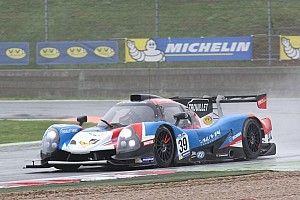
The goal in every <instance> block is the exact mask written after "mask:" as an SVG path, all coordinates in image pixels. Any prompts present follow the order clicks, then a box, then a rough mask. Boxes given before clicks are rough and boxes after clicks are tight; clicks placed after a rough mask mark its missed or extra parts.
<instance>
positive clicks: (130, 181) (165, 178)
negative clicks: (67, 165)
mask: <svg viewBox="0 0 300 200" xmlns="http://www.w3.org/2000/svg"><path fill="white" fill-rule="evenodd" d="M262 172H265V171H260V170H247V171H205V172H204V171H202V172H201V171H190V172H178V173H175V174H167V175H153V176H143V177H134V178H124V179H112V180H102V181H91V182H80V183H66V184H50V185H44V186H30V187H18V188H9V189H0V194H1V193H11V192H34V191H41V190H42V191H63V190H76V189H84V188H89V189H91V188H93V187H94V188H105V187H110V186H128V185H144V184H156V183H170V182H181V181H188V180H195V179H207V178H217V177H227V176H243V175H250V174H256V173H262Z"/></svg>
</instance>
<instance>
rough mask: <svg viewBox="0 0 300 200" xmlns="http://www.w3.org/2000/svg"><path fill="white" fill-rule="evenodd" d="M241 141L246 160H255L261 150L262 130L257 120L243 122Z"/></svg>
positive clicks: (250, 119)
mask: <svg viewBox="0 0 300 200" xmlns="http://www.w3.org/2000/svg"><path fill="white" fill-rule="evenodd" d="M242 141H243V150H244V153H245V155H246V159H247V160H252V159H256V158H257V157H258V156H259V154H260V151H261V148H262V129H261V125H260V124H259V122H258V121H257V120H255V119H252V118H249V119H247V120H246V121H245V123H244V127H243V139H242Z"/></svg>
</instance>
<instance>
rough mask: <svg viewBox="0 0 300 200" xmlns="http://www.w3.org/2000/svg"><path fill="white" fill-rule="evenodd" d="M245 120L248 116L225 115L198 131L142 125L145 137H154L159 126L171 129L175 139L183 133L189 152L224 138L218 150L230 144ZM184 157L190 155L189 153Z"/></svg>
mask: <svg viewBox="0 0 300 200" xmlns="http://www.w3.org/2000/svg"><path fill="white" fill-rule="evenodd" d="M247 118H249V116H248V115H246V114H237V115H227V116H224V117H222V118H220V119H219V120H218V121H217V122H216V123H214V124H213V125H212V126H210V127H207V128H199V129H181V128H179V127H177V126H175V125H173V124H169V123H166V122H165V121H160V122H146V123H144V124H145V132H146V135H155V133H156V130H157V129H158V128H159V127H160V126H161V125H165V126H168V127H171V128H172V131H173V133H174V137H175V139H177V138H180V137H181V136H182V134H184V133H185V134H186V135H187V136H188V142H189V151H192V150H194V149H201V148H202V147H205V146H208V145H210V144H213V143H215V142H216V141H217V140H219V139H221V138H224V137H225V140H224V142H223V144H222V146H220V147H219V148H220V149H221V148H224V147H225V146H226V145H228V144H229V143H230V142H232V140H233V136H236V135H241V132H242V129H243V126H244V122H245V120H246V119H247ZM186 155H190V152H189V153H187V154H186ZM176 157H177V158H178V157H179V155H178V152H177V153H176Z"/></svg>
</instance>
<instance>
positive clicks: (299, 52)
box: [279, 35, 300, 60]
mask: <svg viewBox="0 0 300 200" xmlns="http://www.w3.org/2000/svg"><path fill="white" fill-rule="evenodd" d="M279 59H280V60H298V59H300V36H283V35H281V36H280V57H279Z"/></svg>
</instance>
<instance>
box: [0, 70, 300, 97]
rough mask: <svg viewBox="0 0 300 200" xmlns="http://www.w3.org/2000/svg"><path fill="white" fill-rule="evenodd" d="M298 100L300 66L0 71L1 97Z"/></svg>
mask: <svg viewBox="0 0 300 200" xmlns="http://www.w3.org/2000/svg"><path fill="white" fill-rule="evenodd" d="M149 91H150V92H151V93H154V94H158V95H162V96H174V95H190V96H193V95H195V96H199V95H204V94H207V95H216V94H223V95H234V94H236V95H243V94H256V93H262V92H266V93H268V95H269V96H270V97H300V68H297V67H255V68H253V67H252V68H247V67H243V68H228V67H226V68H221V67H220V68H219V67H218V68H217V67H216V68H172V69H171V68H160V69H157V68H149V69H147V68H137V69H132V68H130V69H128V68H127V69H99V70H94V69H93V70H1V71H0V94H1V96H0V97H1V98H27V97H28V98H123V97H128V94H129V93H139V92H141V93H148V92H149Z"/></svg>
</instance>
